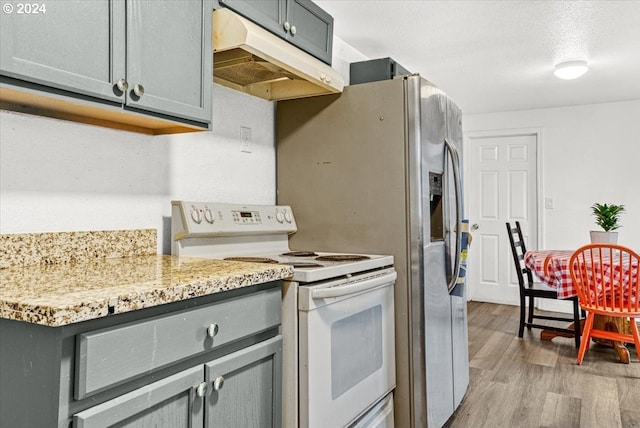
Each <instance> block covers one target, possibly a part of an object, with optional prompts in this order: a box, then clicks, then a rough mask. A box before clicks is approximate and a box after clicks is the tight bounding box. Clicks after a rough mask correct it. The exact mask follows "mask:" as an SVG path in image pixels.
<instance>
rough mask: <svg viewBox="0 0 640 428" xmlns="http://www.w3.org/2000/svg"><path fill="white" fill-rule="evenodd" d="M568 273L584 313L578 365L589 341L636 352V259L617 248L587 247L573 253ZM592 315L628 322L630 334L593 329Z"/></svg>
mask: <svg viewBox="0 0 640 428" xmlns="http://www.w3.org/2000/svg"><path fill="white" fill-rule="evenodd" d="M569 272H570V273H571V279H572V281H573V283H574V284H575V286H576V289H577V290H578V298H579V300H580V306H581V307H582V308H583V309H584V310H586V311H587V312H588V314H587V320H586V322H585V324H584V332H583V334H584V340H583V341H582V345H581V346H580V350H579V351H578V364H582V359H583V358H584V354H585V352H586V350H587V347H588V345H589V341H590V338H591V337H597V338H601V339H607V340H612V341H620V342H630V343H635V345H636V351H638V352H640V335H638V326H637V325H636V322H635V318H636V317H640V286H639V283H640V256H638V254H637V253H636V252H634V251H633V250H631V249H629V248H627V247H623V246H621V245H615V244H589V245H585V246H583V247H580V248H578V249H577V250H576V251H575V252H574V253H573V255H572V256H571V259H569ZM596 314H598V315H604V316H608V317H624V318H629V320H630V323H629V324H630V328H631V334H629V333H625V332H618V331H607V330H599V329H595V328H593V320H594V317H595V315H596ZM605 328H606V327H605Z"/></svg>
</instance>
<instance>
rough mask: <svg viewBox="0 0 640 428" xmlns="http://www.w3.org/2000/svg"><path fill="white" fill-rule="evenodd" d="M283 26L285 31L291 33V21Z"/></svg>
mask: <svg viewBox="0 0 640 428" xmlns="http://www.w3.org/2000/svg"><path fill="white" fill-rule="evenodd" d="M282 26H283V27H284V31H289V29H290V28H291V24H289V21H286V22H285V23H284V24H282Z"/></svg>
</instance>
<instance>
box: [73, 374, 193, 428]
mask: <svg viewBox="0 0 640 428" xmlns="http://www.w3.org/2000/svg"><path fill="white" fill-rule="evenodd" d="M203 378H204V373H203V368H202V366H197V367H194V368H191V369H188V370H185V371H182V372H180V373H177V374H175V375H173V376H169V377H167V378H165V379H162V380H159V381H157V382H154V383H152V384H149V385H147V386H144V387H142V388H140V389H137V390H135V391H132V392H130V393H127V394H124V395H122V396H120V397H118V398H115V399H113V400H110V401H107V402H105V403H102V404H99V405H97V406H94V407H92V408H90V409H87V410H84V411H82V412H80V413H77V414H76V415H74V417H73V426H74V428H99V427H100V428H102V427H118V428H156V427H171V428H183V427H184V428H201V427H202V425H203V422H204V419H203V418H204V416H203V406H204V400H203V398H201V397H200V396H199V395H198V394H197V393H196V390H197V387H198V386H199V385H200V384H201V383H202V382H203Z"/></svg>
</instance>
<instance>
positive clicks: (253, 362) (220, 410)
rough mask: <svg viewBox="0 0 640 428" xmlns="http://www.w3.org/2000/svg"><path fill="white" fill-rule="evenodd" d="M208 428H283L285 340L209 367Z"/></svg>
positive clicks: (278, 339)
mask: <svg viewBox="0 0 640 428" xmlns="http://www.w3.org/2000/svg"><path fill="white" fill-rule="evenodd" d="M205 373H206V379H207V384H208V385H209V390H210V393H209V395H208V396H207V404H206V407H205V427H207V428H237V427H243V428H268V427H271V428H276V427H277V428H279V427H280V426H281V424H282V410H281V409H282V397H281V394H282V392H281V391H282V336H276V337H274V338H271V339H269V340H265V341H264V342H260V343H258V344H256V345H253V346H250V347H248V348H245V349H242V350H240V351H237V352H234V353H233V354H230V355H227V356H225V357H222V358H218V359H217V360H215V361H212V362H211V363H208V364H207V365H206V370H205Z"/></svg>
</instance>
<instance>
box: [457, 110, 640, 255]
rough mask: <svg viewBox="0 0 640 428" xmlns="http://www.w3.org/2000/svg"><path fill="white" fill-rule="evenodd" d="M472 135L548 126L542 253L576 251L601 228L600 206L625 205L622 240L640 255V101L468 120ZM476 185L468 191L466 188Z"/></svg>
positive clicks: (466, 125)
mask: <svg viewBox="0 0 640 428" xmlns="http://www.w3.org/2000/svg"><path fill="white" fill-rule="evenodd" d="M463 127H464V130H465V132H472V131H473V132H475V131H489V130H505V129H518V128H542V130H543V131H542V132H543V134H542V151H541V152H542V153H541V155H542V167H543V170H542V177H541V183H542V188H543V194H542V195H539V197H538V203H539V204H541V205H542V206H544V204H543V202H542V201H544V198H553V201H554V208H553V209H544V210H543V218H541V219H540V220H541V227H542V239H541V242H540V244H539V247H540V248H547V249H551V248H557V249H572V248H576V247H577V246H580V245H583V244H587V243H589V230H597V229H598V227H597V226H596V225H595V223H594V219H593V217H592V216H591V210H590V207H591V205H592V204H593V203H594V202H604V203H616V204H624V205H625V207H626V210H627V212H626V213H625V214H623V215H622V217H621V223H622V225H623V227H622V228H620V229H619V230H618V232H619V240H618V243H620V244H622V245H627V246H629V247H632V248H634V249H636V250H640V222H639V221H638V220H639V219H640V100H634V101H628V102H618V103H606V104H592V105H583V106H574V107H562V108H551V109H539V110H527V111H515V112H506V113H494V114H482V115H464V116H463ZM467 187H469V186H467Z"/></svg>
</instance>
